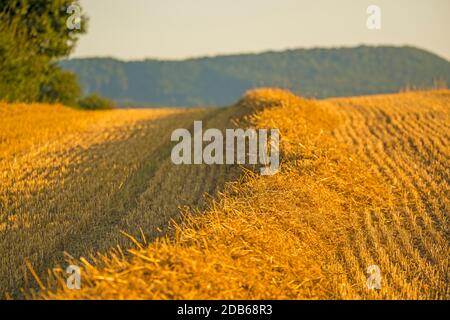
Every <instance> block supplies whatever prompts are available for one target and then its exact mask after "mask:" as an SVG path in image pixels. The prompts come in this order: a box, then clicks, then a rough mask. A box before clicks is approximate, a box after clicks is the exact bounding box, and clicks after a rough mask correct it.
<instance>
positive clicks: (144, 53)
mask: <svg viewBox="0 0 450 320" xmlns="http://www.w3.org/2000/svg"><path fill="white" fill-rule="evenodd" d="M81 4H82V6H83V12H84V13H86V14H87V15H88V16H89V17H90V21H89V30H88V33H87V34H85V35H83V36H82V37H81V39H80V41H79V43H78V47H77V49H76V50H75V52H74V54H72V57H86V56H89V57H92V56H112V57H116V58H120V59H125V60H130V59H143V58H161V59H180V58H187V57H198V56H205V55H216V54H229V53H241V52H260V51H265V50H283V49H286V48H310V47H336V46H354V45H360V44H388V45H414V46H418V47H420V48H424V49H427V50H430V51H432V52H434V53H436V54H438V55H440V56H442V57H444V58H446V59H447V60H450V0H370V1H366V0H309V1H304V0H226V1H225V0H159V1H157V0H81ZM371 4H374V5H378V6H379V7H380V8H381V21H382V25H381V30H376V31H374V30H368V29H367V27H366V20H367V17H368V14H367V13H366V9H367V7H368V6H369V5H371Z"/></svg>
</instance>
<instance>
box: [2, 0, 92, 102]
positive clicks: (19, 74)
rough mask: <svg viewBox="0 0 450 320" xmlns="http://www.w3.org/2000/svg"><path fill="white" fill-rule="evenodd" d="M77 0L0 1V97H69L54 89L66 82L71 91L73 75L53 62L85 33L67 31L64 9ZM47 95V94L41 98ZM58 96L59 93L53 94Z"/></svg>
mask: <svg viewBox="0 0 450 320" xmlns="http://www.w3.org/2000/svg"><path fill="white" fill-rule="evenodd" d="M71 4H77V5H79V4H78V2H77V1H67V0H41V1H35V0H34V1H33V0H0V99H3V100H6V101H25V102H29V101H58V102H63V101H69V102H70V101H72V100H73V97H70V98H69V97H68V96H67V93H66V92H64V91H58V89H60V88H63V87H64V84H61V83H58V81H68V82H70V83H67V84H66V85H67V86H69V87H71V88H72V90H73V93H75V92H78V94H79V93H80V90H79V88H78V90H76V89H75V88H74V87H75V85H74V81H73V80H74V78H73V77H71V76H69V75H68V74H67V72H63V71H61V69H60V68H59V66H57V64H56V62H57V59H58V58H61V57H65V56H68V55H69V53H70V52H72V50H73V49H74V47H75V44H76V42H77V40H78V38H79V36H80V35H81V34H82V33H84V32H85V31H86V17H84V16H82V17H81V21H82V22H81V29H79V30H77V29H73V30H70V29H69V28H68V27H67V25H66V23H67V19H68V18H69V17H70V14H69V13H67V9H68V8H69V6H70V5H71ZM47 94H48V96H47ZM58 94H60V95H61V97H57V95H58Z"/></svg>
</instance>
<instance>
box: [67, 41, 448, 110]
mask: <svg viewBox="0 0 450 320" xmlns="http://www.w3.org/2000/svg"><path fill="white" fill-rule="evenodd" d="M60 64H61V65H62V66H63V67H64V68H66V69H69V70H72V71H74V72H75V73H76V74H77V75H78V76H79V79H80V82H81V85H82V87H83V89H84V93H85V94H88V93H92V92H97V93H100V94H101V95H103V96H105V97H108V98H111V99H114V100H116V101H118V103H119V105H123V106H126V105H129V106H161V105H165V106H193V105H227V104H230V103H233V102H234V101H235V100H236V99H237V98H238V97H239V96H241V95H242V94H243V92H244V91H246V90H247V89H249V88H253V87H257V86H270V87H283V88H289V89H291V90H292V91H294V92H295V93H297V94H299V95H303V96H308V97H317V98H324V97H331V96H353V95H366V94H375V93H388V92H398V91H399V90H401V89H403V88H405V87H408V86H416V87H430V86H432V85H433V82H434V81H436V80H440V82H441V83H442V82H446V83H447V84H449V83H450V62H449V61H447V60H445V59H443V58H441V57H439V56H436V55H434V54H432V53H430V52H427V51H424V50H421V49H417V48H413V47H367V46H361V47H355V48H335V49H297V50H287V51H283V52H266V53H260V54H240V55H229V56H217V57H209V58H196V59H188V60H180V61H162V60H143V61H128V62H125V61H120V60H116V59H111V58H88V59H71V60H64V61H61V62H60Z"/></svg>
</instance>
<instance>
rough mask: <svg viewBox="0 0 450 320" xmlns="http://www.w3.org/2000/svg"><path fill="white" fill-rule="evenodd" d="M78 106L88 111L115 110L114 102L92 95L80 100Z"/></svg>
mask: <svg viewBox="0 0 450 320" xmlns="http://www.w3.org/2000/svg"><path fill="white" fill-rule="evenodd" d="M78 106H79V107H80V108H81V109H86V110H108V109H112V108H114V101H112V100H109V99H106V98H103V97H100V96H98V95H96V94H91V95H89V96H87V97H84V98H82V99H80V100H79V101H78Z"/></svg>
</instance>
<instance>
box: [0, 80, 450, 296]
mask: <svg viewBox="0 0 450 320" xmlns="http://www.w3.org/2000/svg"><path fill="white" fill-rule="evenodd" d="M1 108H2V112H3V113H4V114H5V115H6V116H5V117H3V118H2V119H1V120H0V123H1V125H2V128H6V129H5V130H3V131H2V132H1V135H0V137H1V161H0V168H1V171H0V172H2V174H3V176H2V185H1V187H0V188H1V189H0V190H1V198H0V199H1V228H0V232H1V233H0V235H1V242H0V251H1V253H2V260H1V265H0V268H1V271H2V274H3V275H6V277H2V278H1V288H2V291H3V293H4V294H5V293H10V294H12V295H14V294H18V292H20V288H22V287H24V288H26V290H25V291H24V293H22V294H25V295H28V296H33V297H34V298H47V299H72V298H74V299H104V298H107V299H111V298H113V299H325V298H328V299H361V298H362V299H448V298H449V294H450V291H449V281H448V261H449V246H448V243H449V237H448V235H449V230H448V227H449V215H448V213H449V212H450V210H449V209H450V208H449V200H448V199H449V197H448V195H449V185H448V181H449V168H448V159H449V156H450V155H449V153H450V152H449V148H448V145H449V135H450V130H449V129H450V128H449V123H450V121H449V111H450V92H449V91H447V90H438V91H422V92H407V93H401V94H392V95H379V96H367V97H356V98H340V99H329V100H317V101H314V100H305V99H302V98H299V97H297V96H294V95H293V94H291V93H289V92H287V91H281V90H276V89H259V90H254V91H250V92H248V93H247V94H246V95H245V96H244V97H243V98H242V99H241V100H240V101H239V103H237V104H236V105H235V106H233V107H229V108H222V109H214V110H208V109H191V110H187V109H181V110H173V109H156V110H126V111H101V112H86V111H74V110H70V109H65V108H64V107H54V106H45V105H41V106H35V107H34V108H33V109H30V108H28V107H27V106H25V105H13V106H11V105H3V106H2V107H1ZM3 109H4V110H3ZM54 110H57V111H54ZM43 111H45V113H44V112H43ZM53 112H54V113H53ZM244 115H245V116H244ZM194 119H195V120H199V119H204V121H206V123H207V124H208V126H211V127H219V128H224V127H227V126H231V125H233V124H235V123H236V122H239V123H241V124H242V123H245V124H246V125H247V126H253V127H260V128H279V130H280V133H281V146H280V150H281V156H282V157H281V167H280V173H278V174H275V175H273V176H261V175H259V174H258V173H255V172H254V171H253V170H252V168H250V167H246V168H241V169H239V168H237V167H235V166H233V167H227V166H207V165H198V166H194V165H193V166H175V165H173V164H172V163H171V162H170V144H168V142H169V141H170V132H171V131H172V130H173V129H174V128H176V127H186V128H190V126H191V125H192V122H193V120H194ZM50 128H51V130H50ZM204 195H209V196H207V197H206V198H205V197H204ZM171 219H174V220H173V221H172V222H171ZM118 245H119V246H118ZM64 251H67V252H68V253H69V254H70V255H71V256H72V257H73V258H71V263H74V264H78V265H80V266H81V267H82V287H81V290H69V289H68V288H67V287H66V285H65V274H64V272H63V271H64V270H63V269H61V268H58V267H57V266H58V265H61V266H64V265H67V262H65V260H64V255H63V252H64ZM96 252H100V253H97V254H96ZM91 253H93V254H92V255H91ZM80 257H82V258H81V259H80ZM66 258H68V257H66ZM25 261H28V263H25ZM27 265H28V268H27ZM374 265H375V266H377V267H378V268H379V270H380V271H381V288H380V289H379V290H369V289H368V287H367V278H368V274H367V269H368V268H369V267H370V266H374ZM48 269H52V270H50V271H49V272H48V273H47V272H46V270H48ZM32 273H35V275H33V274H32ZM30 288H31V289H30ZM30 290H32V291H30Z"/></svg>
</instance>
